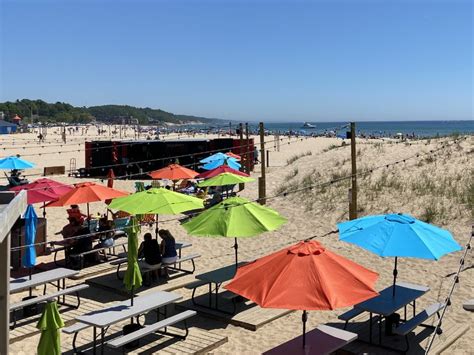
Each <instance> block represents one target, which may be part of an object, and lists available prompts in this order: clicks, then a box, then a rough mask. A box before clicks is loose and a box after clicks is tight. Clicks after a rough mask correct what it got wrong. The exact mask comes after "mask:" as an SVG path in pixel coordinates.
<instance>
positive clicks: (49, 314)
mask: <svg viewBox="0 0 474 355" xmlns="http://www.w3.org/2000/svg"><path fill="white" fill-rule="evenodd" d="M63 327H64V322H63V320H62V319H61V315H60V314H59V311H58V305H57V303H56V301H54V302H48V303H46V306H45V308H44V310H43V314H42V315H41V318H40V320H39V321H38V324H37V325H36V328H38V329H39V330H41V338H40V341H39V343H38V348H37V352H38V355H61V332H60V331H59V329H61V328H63Z"/></svg>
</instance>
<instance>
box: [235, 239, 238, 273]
mask: <svg viewBox="0 0 474 355" xmlns="http://www.w3.org/2000/svg"><path fill="white" fill-rule="evenodd" d="M234 240H235V243H234V249H235V268H236V269H237V265H238V264H239V261H238V256H237V253H238V252H237V251H238V249H239V244H237V238H234Z"/></svg>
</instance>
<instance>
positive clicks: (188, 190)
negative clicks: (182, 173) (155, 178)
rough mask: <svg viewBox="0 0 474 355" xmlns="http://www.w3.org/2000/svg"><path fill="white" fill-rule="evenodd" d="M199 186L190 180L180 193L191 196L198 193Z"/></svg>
mask: <svg viewBox="0 0 474 355" xmlns="http://www.w3.org/2000/svg"><path fill="white" fill-rule="evenodd" d="M196 189H197V185H196V183H195V182H193V181H190V180H188V181H187V183H186V186H185V187H184V188H182V189H179V190H178V191H179V192H182V193H184V194H187V195H190V194H193V193H195V192H196Z"/></svg>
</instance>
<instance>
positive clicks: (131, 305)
mask: <svg viewBox="0 0 474 355" xmlns="http://www.w3.org/2000/svg"><path fill="white" fill-rule="evenodd" d="M133 288H134V287H133V286H132V291H131V292H132V297H131V298H130V307H133V296H134V294H133ZM130 324H133V317H131V318H130Z"/></svg>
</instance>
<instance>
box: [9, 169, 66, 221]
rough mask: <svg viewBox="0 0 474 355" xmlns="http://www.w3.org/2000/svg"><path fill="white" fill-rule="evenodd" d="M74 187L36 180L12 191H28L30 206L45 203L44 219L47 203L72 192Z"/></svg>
mask: <svg viewBox="0 0 474 355" xmlns="http://www.w3.org/2000/svg"><path fill="white" fill-rule="evenodd" d="M72 189H73V187H72V186H71V185H66V184H63V183H61V182H58V181H54V180H51V179H47V178H43V179H38V180H35V181H33V182H31V183H29V184H26V185H20V186H15V187H12V188H11V189H10V191H16V192H18V191H21V190H26V192H27V202H28V204H34V203H40V202H42V203H43V217H45V216H46V210H45V209H44V207H45V203H46V202H49V201H54V200H57V199H58V198H59V197H61V196H62V195H64V194H66V193H67V192H69V191H71V190H72Z"/></svg>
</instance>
